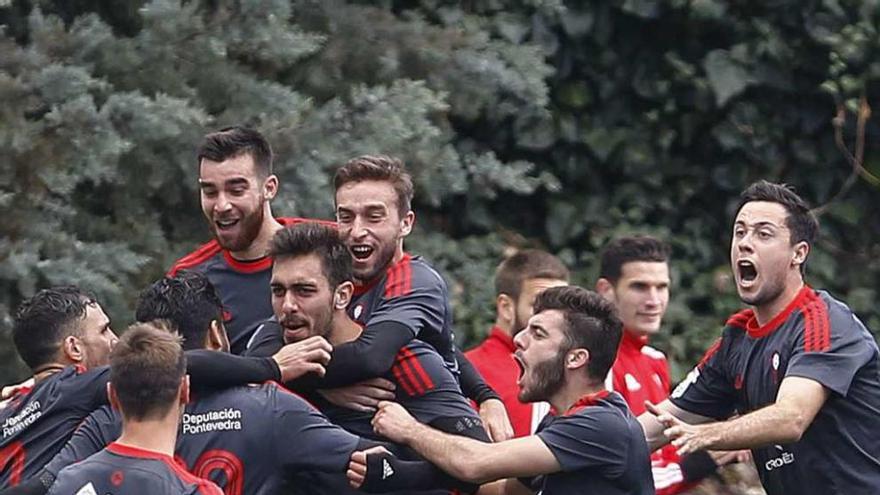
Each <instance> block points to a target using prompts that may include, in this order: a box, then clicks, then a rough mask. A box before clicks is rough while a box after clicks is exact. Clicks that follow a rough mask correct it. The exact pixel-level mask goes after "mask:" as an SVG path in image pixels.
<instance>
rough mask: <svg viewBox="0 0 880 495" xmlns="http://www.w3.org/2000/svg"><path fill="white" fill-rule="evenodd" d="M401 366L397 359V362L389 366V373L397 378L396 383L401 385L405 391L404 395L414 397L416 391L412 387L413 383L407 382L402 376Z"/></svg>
mask: <svg viewBox="0 0 880 495" xmlns="http://www.w3.org/2000/svg"><path fill="white" fill-rule="evenodd" d="M402 367H403V366H402V365H401V364H400V361H399V360H398V361H397V363H396V364H395V365H394V366H392V367H391V373H392V374H393V375H394V378H396V379H397V383H399V384H400V386H401V387H403V391H404V392H406V395H409V396H410V397H415V396H416V391H415V389H414V388H413V385H412V384H411V383H409V381H408V380H407V378H406V377H405V376H404V373H403V370H402Z"/></svg>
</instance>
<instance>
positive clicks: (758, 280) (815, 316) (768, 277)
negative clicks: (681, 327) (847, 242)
mask: <svg viewBox="0 0 880 495" xmlns="http://www.w3.org/2000/svg"><path fill="white" fill-rule="evenodd" d="M817 230H818V223H817V222H816V219H815V218H814V217H813V215H812V213H811V212H810V210H809V209H808V207H807V205H806V203H805V202H804V201H803V200H802V199H801V198H800V197H799V196H798V195H797V194H795V192H794V191H793V190H792V189H790V188H789V187H787V186H785V185H783V184H773V183H770V182H766V181H760V182H756V183H754V184H752V185H751V186H749V187H748V188H747V189H746V190H745V191H743V193H742V195H741V201H740V205H739V209H738V210H737V213H736V219H735V221H734V223H733V231H732V233H733V239H732V241H731V245H730V264H731V268H732V269H733V274H734V279H735V281H736V288H737V292H738V293H739V296H740V299H741V300H742V301H743V302H744V303H746V304H749V305H751V306H752V308H753V309H747V310H744V311H741V312H739V313H737V314H736V315H734V316H732V317H731V318H730V319H729V320H728V321H727V325H726V326H725V328H724V330H723V332H722V334H721V338H720V339H719V340H718V342H716V343H715V344H714V345H713V346H712V347H711V348H710V349H709V350H708V351H707V353H706V355H705V357H703V360H702V361H701V362H700V364H699V365H697V367H696V368H695V369H694V370H693V371H692V372H691V374H690V375H689V376H688V378H687V380H685V381H684V382H683V383H682V384H681V385H679V387H678V388H677V389H676V390H675V391H674V392H673V394H672V397H671V399H670V400H668V401H664V402H663V403H661V404H660V405H659V406H652V407H650V408H649V411H650V412H651V413H653V414H651V413H646V414H643V415H642V416H640V417H639V420H640V421H641V422H642V424H643V425H644V427H645V434H646V435H647V437H648V439H649V441H650V443H651V444H652V446H654V447H658V446H661V445H663V444H665V443H666V442H668V441H670V440H671V441H672V443H673V445H675V447H676V448H677V449H678V451H679V453H680V454H688V453H691V452H694V451H697V450H700V449H722V450H730V449H742V448H751V449H752V454H753V457H754V459H755V464H756V465H757V468H758V473H759V475H760V477H761V482H762V484H763V485H764V489H765V490H766V491H767V493H768V494H769V495H781V494H790V493H846V494H857V493H858V494H869V493H877V487H880V436H878V435H877V434H876V432H877V431H878V430H880V414H878V411H880V352H878V349H877V344H876V342H875V341H874V338H873V337H872V336H871V333H870V332H869V331H868V330H867V329H866V328H865V326H864V325H863V324H862V322H861V321H859V319H858V318H856V316H855V315H854V314H853V313H852V311H850V309H849V308H848V307H847V306H846V305H844V304H843V303H841V302H840V301H838V300H836V299H834V298H833V297H831V296H830V295H829V294H828V293H827V292H824V291H816V290H814V289H812V288H811V287H809V286H808V285H806V284H805V283H804V267H805V263H806V261H807V256H808V255H809V253H810V249H811V247H812V243H813V240H814V239H815V237H816V233H817ZM654 414H656V415H657V416H656V417H655V416H654ZM734 415H736V417H734V418H733V419H730V418H731V417H732V416H734ZM658 420H659V421H658Z"/></svg>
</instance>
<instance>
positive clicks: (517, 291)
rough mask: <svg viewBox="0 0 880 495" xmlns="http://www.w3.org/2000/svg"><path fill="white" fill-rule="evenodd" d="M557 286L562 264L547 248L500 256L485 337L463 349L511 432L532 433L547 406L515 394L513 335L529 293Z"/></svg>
mask: <svg viewBox="0 0 880 495" xmlns="http://www.w3.org/2000/svg"><path fill="white" fill-rule="evenodd" d="M561 285H568V269H567V268H566V267H565V265H564V264H562V261H560V260H559V259H558V258H557V257H555V256H553V255H552V254H550V253H547V252H545V251H540V250H537V249H525V250H523V251H519V252H517V253H515V254H513V255H512V256H510V257H508V258H507V259H505V260H504V261H502V262H501V264H500V265H498V268H497V269H496V270H495V325H494V326H493V327H492V330H491V332H490V333H489V336H488V337H487V338H486V340H484V341H483V342H482V343H480V345H478V346H477V347H474V348H473V349H471V350H469V351H468V352H466V353H465V356H467V358H468V359H469V360H470V361H471V363H473V365H474V367H476V368H477V370H478V371H479V372H480V374H482V375H483V377H484V378H485V379H486V383H488V384H489V386H491V387H492V388H493V389H494V390H495V391H496V392H498V394H499V395H500V396H501V400H502V401H503V402H504V406H505V408H506V409H507V414H508V415H509V416H510V422H511V424H512V425H513V432H514V436H515V437H524V436H527V435H530V434H532V433H534V432H535V428H537V427H538V424H539V423H540V421H541V419H542V418H543V417H544V416H545V415H546V414H547V411H548V410H549V408H550V405H549V404H547V403H546V402H533V403H523V402H520V400H519V399H518V395H519V387H518V386H517V384H516V379H517V377H518V376H519V366H517V364H516V361H514V359H513V352H514V351H515V350H516V346H515V345H514V343H513V339H514V337H516V334H518V333H519V332H521V331H522V330H524V329H525V328H526V324H527V323H528V321H529V318H530V317H531V316H532V304H533V303H534V302H535V297H536V296H537V295H538V294H540V293H541V292H543V291H544V290H546V289H548V288H550V287H558V286H561Z"/></svg>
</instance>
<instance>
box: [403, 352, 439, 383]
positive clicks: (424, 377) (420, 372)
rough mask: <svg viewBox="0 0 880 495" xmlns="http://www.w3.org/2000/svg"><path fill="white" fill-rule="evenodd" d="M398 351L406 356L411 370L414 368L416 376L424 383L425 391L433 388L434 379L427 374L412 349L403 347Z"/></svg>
mask: <svg viewBox="0 0 880 495" xmlns="http://www.w3.org/2000/svg"><path fill="white" fill-rule="evenodd" d="M400 352H401V353H402V354H403V355H404V356H406V360H407V363H408V364H409V365H410V366H412V368H413V370H415V373H416V376H418V377H419V378H420V379H421V381H422V383H423V384H424V385H425V391H428V390H433V389H434V381H433V380H431V377H430V376H429V375H428V372H427V371H425V368H424V367H423V366H422V363H421V362H420V361H419V357H418V356H416V355H415V353H413V351H411V350H409V349H407V348H406V347H404V348H403V349H401V350H400Z"/></svg>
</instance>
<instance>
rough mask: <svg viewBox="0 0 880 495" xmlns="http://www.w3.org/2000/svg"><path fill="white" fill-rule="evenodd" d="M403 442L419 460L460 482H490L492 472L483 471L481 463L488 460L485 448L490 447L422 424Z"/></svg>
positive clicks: (413, 429)
mask: <svg viewBox="0 0 880 495" xmlns="http://www.w3.org/2000/svg"><path fill="white" fill-rule="evenodd" d="M405 443H406V444H407V445H409V446H410V447H412V448H413V449H414V450H415V451H416V452H418V453H419V454H420V455H421V456H422V457H424V458H425V459H427V460H428V461H430V462H432V463H433V464H435V465H436V466H437V467H439V468H440V469H442V470H444V471H446V472H447V473H449V474H450V475H452V476H454V477H455V478H458V479H460V480H462V481H467V482H470V483H482V482H484V481H487V480H489V479H491V478H490V476H491V473H488V472H486V470H485V469H484V466H485V464H484V463H483V462H482V461H484V460H485V459H486V458H487V456H488V454H489V452H488V451H487V446H489V445H491V444H487V443H483V442H478V441H476V440H473V439H471V438H467V437H463V436H458V435H450V434H448V433H443V432H441V431H439V430H435V429H434V428H431V427H429V426H425V425H422V424H419V425H418V426H417V427H415V428H412V430H411V432H410V434H409V435H408V437H407V438H406V439H405Z"/></svg>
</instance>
